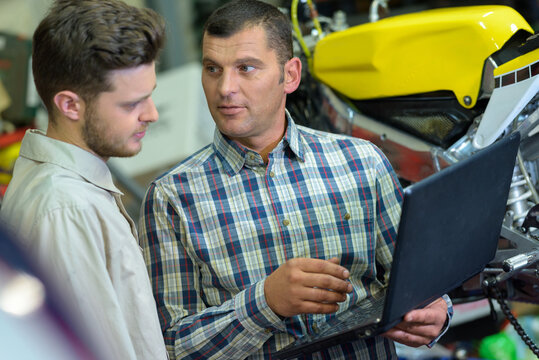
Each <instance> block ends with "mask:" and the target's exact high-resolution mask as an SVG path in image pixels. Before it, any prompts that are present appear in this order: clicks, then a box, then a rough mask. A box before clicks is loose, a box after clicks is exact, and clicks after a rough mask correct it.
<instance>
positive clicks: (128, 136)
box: [82, 63, 159, 160]
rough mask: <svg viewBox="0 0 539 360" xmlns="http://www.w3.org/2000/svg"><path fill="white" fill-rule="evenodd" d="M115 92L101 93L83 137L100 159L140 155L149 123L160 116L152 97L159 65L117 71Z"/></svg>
mask: <svg viewBox="0 0 539 360" xmlns="http://www.w3.org/2000/svg"><path fill="white" fill-rule="evenodd" d="M110 82H111V84H112V87H111V91H107V92H103V93H100V94H99V95H98V96H97V97H96V98H95V99H94V101H92V103H91V104H89V105H88V106H87V108H86V109H85V112H84V123H83V127H82V137H83V140H84V142H85V143H86V147H87V148H88V150H90V151H91V152H93V153H95V154H96V155H98V156H99V157H101V158H103V159H104V160H107V159H108V158H109V157H112V156H116V157H128V156H133V155H135V154H137V153H138V152H139V151H140V149H141V147H142V144H141V140H142V138H143V137H144V135H145V133H146V129H147V128H148V125H149V123H151V122H154V121H157V118H158V116H159V115H158V113H157V109H156V108H155V104H154V103H153V100H152V98H151V94H152V92H153V90H154V88H155V86H156V77H155V64H154V63H151V64H147V65H140V66H138V67H135V68H130V69H123V70H114V71H112V72H111V74H110Z"/></svg>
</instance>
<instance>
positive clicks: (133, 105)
mask: <svg viewBox="0 0 539 360" xmlns="http://www.w3.org/2000/svg"><path fill="white" fill-rule="evenodd" d="M138 104H140V100H139V101H134V102H130V103H127V104H124V108H125V109H126V110H133V109H135V108H136V107H137V105H138Z"/></svg>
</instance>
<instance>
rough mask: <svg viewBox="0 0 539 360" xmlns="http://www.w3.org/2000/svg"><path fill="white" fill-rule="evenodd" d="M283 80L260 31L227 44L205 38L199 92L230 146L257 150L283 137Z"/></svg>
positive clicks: (253, 29) (237, 36)
mask: <svg viewBox="0 0 539 360" xmlns="http://www.w3.org/2000/svg"><path fill="white" fill-rule="evenodd" d="M285 67H286V66H285ZM282 74H283V66H282V65H281V64H279V62H278V61H277V56H276V53H275V51H274V50H272V49H270V48H268V45H267V40H266V34H265V31H264V29H263V28H261V27H258V26H254V27H249V28H246V29H244V30H242V31H240V32H238V33H236V34H234V35H232V36H230V37H227V38H221V37H216V36H211V35H208V34H207V33H206V34H205V35H204V39H203V42H202V86H203V88H204V93H205V94H206V100H207V102H208V107H209V109H210V112H211V114H212V117H213V120H214V121H215V123H216V125H217V127H218V128H219V130H220V131H221V132H222V133H223V134H225V135H226V136H228V137H229V138H231V139H232V140H235V141H237V142H239V143H241V144H243V145H244V146H247V147H249V148H251V149H254V150H261V149H263V148H265V147H267V146H268V145H269V144H271V143H273V142H275V141H276V140H279V139H280V138H281V137H282V135H283V133H284V130H285V124H286V121H285V115H284V108H285V100H286V92H287V89H286V88H285V83H286V79H285V81H284V82H283V81H282V80H283V79H282ZM284 74H285V78H286V72H285V73H284Z"/></svg>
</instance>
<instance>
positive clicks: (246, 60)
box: [202, 57, 264, 66]
mask: <svg viewBox="0 0 539 360" xmlns="http://www.w3.org/2000/svg"><path fill="white" fill-rule="evenodd" d="M202 63H213V64H216V65H218V66H220V65H219V63H218V62H217V61H215V60H213V59H211V58H209V57H203V58H202ZM246 63H248V64H254V65H258V66H260V65H264V61H262V60H260V59H259V58H255V57H245V58H241V59H237V60H236V61H234V65H241V64H246Z"/></svg>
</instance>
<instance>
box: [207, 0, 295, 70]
mask: <svg viewBox="0 0 539 360" xmlns="http://www.w3.org/2000/svg"><path fill="white" fill-rule="evenodd" d="M251 26H261V27H262V28H263V29H264V30H265V32H266V39H267V41H268V47H269V48H271V49H274V50H275V52H276V53H277V60H278V61H279V63H280V64H281V65H284V64H285V63H286V62H287V61H288V60H290V59H291V58H292V57H293V47H292V28H291V25H290V21H289V19H288V18H287V17H286V16H285V15H284V14H283V13H282V12H281V11H280V10H279V9H278V8H276V7H275V6H273V5H271V4H268V3H265V2H262V1H258V0H236V1H232V2H229V3H226V4H224V5H223V6H221V7H220V8H218V9H217V10H215V11H214V12H213V13H212V14H211V15H210V17H209V18H208V20H207V21H206V24H205V25H204V32H203V33H204V34H206V33H208V35H212V36H217V37H229V36H232V35H234V34H236V33H237V32H239V31H242V30H244V29H246V28H248V27H251Z"/></svg>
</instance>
